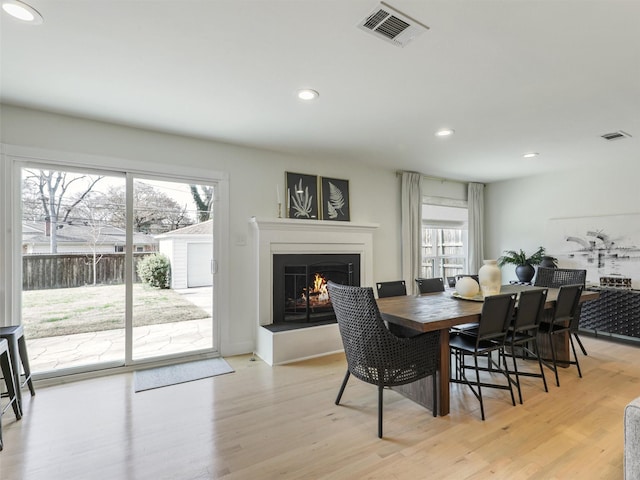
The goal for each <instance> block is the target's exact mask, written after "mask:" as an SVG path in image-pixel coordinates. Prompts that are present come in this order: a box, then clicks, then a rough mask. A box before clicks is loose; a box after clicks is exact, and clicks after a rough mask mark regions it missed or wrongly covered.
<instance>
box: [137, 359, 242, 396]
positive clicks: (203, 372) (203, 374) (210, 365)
mask: <svg viewBox="0 0 640 480" xmlns="http://www.w3.org/2000/svg"><path fill="white" fill-rule="evenodd" d="M233 372H234V370H233V368H231V367H230V366H229V364H228V363H227V362H226V361H224V359H222V358H211V359H208V360H198V361H196V362H188V363H181V364H179V365H167V366H166V367H158V368H150V369H148V370H140V371H137V372H134V375H133V388H134V390H135V391H136V392H142V391H144V390H151V389H153V388H160V387H167V386H169V385H176V384H178V383H185V382H192V381H194V380H200V379H202V378H208V377H215V376H216V375H223V374H225V373H233Z"/></svg>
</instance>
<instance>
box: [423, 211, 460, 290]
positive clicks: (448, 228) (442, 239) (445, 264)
mask: <svg viewBox="0 0 640 480" xmlns="http://www.w3.org/2000/svg"><path fill="white" fill-rule="evenodd" d="M467 217H468V213H467V208H466V207H458V206H445V205H431V204H423V205H422V268H421V273H420V275H421V276H422V277H424V278H431V277H442V278H443V279H445V281H446V278H447V277H453V276H455V275H459V274H462V273H464V272H466V268H467V241H468V235H467V231H468V228H467Z"/></svg>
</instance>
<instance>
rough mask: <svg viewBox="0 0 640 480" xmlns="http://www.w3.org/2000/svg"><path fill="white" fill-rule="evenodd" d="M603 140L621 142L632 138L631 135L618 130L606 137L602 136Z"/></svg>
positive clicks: (605, 135) (607, 134)
mask: <svg viewBox="0 0 640 480" xmlns="http://www.w3.org/2000/svg"><path fill="white" fill-rule="evenodd" d="M601 136H602V138H604V139H605V140H609V141H612V140H620V139H623V138H630V137H631V135H629V134H628V133H627V132H623V131H622V130H618V131H617V132H613V133H605V134H604V135H601Z"/></svg>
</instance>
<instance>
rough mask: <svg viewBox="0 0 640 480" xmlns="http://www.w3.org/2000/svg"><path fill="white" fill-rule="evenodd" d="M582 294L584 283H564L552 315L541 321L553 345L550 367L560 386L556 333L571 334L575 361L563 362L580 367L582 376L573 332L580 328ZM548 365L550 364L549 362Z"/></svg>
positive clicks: (570, 339) (542, 330)
mask: <svg viewBox="0 0 640 480" xmlns="http://www.w3.org/2000/svg"><path fill="white" fill-rule="evenodd" d="M580 295H582V285H563V286H562V287H560V291H559V292H558V299H557V300H556V306H555V308H554V309H553V315H552V317H551V318H544V319H543V320H542V322H541V323H540V332H541V333H545V334H547V335H548V338H549V344H550V345H551V360H552V362H553V364H552V366H550V368H552V370H553V372H554V373H555V375H556V385H557V386H558V387H559V386H560V379H559V377H558V360H557V358H556V357H557V355H556V348H555V343H554V336H556V335H569V342H570V343H571V350H573V357H574V358H575V361H572V360H571V359H569V360H568V361H565V362H563V363H568V364H569V365H575V366H576V367H577V368H578V376H579V377H580V378H582V371H581V370H580V362H578V355H577V354H576V347H575V345H574V344H573V336H574V334H573V333H572V332H573V331H576V330H577V329H578V321H579V320H580V315H579V302H580ZM547 366H549V364H548V363H547Z"/></svg>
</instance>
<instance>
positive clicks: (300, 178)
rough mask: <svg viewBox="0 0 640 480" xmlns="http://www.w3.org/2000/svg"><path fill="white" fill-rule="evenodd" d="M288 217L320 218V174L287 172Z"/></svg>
mask: <svg viewBox="0 0 640 480" xmlns="http://www.w3.org/2000/svg"><path fill="white" fill-rule="evenodd" d="M285 177H286V192H287V197H286V200H287V203H286V211H287V217H289V218H298V219H302V220H317V219H318V176H317V175H306V174H304V173H293V172H286V174H285Z"/></svg>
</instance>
